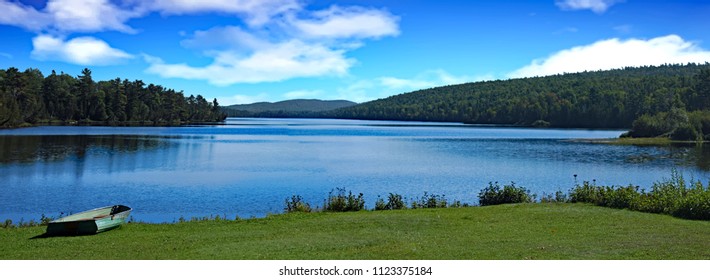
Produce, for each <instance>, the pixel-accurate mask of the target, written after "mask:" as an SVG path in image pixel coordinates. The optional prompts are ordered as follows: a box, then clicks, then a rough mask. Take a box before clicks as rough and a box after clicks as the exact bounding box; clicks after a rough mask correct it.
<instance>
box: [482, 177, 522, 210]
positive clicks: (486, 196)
mask: <svg viewBox="0 0 710 280" xmlns="http://www.w3.org/2000/svg"><path fill="white" fill-rule="evenodd" d="M533 201H534V197H533V196H532V195H530V191H529V190H527V189H525V188H524V187H517V186H515V182H511V183H510V185H505V186H503V189H501V188H500V186H499V185H498V182H496V183H495V184H493V183H488V187H486V188H484V189H483V190H481V192H479V193H478V203H479V204H480V205H481V206H486V205H497V204H506V203H530V202H533Z"/></svg>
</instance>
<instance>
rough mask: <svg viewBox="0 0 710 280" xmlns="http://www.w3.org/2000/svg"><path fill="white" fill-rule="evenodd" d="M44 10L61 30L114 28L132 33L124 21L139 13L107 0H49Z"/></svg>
mask: <svg viewBox="0 0 710 280" xmlns="http://www.w3.org/2000/svg"><path fill="white" fill-rule="evenodd" d="M45 12H46V13H48V14H49V15H51V17H52V18H53V25H54V26H55V27H56V28H57V29H59V30H63V31H71V32H76V31H82V32H86V31H90V32H95V31H103V30H116V31H121V32H126V33H134V32H135V30H133V29H132V28H131V27H129V26H128V25H126V24H125V22H126V21H127V20H129V19H131V18H133V17H137V16H139V15H141V13H139V12H136V11H132V10H126V9H122V8H119V7H117V6H116V5H114V4H112V3H111V2H110V1H108V0H50V1H49V2H47V7H46V8H45Z"/></svg>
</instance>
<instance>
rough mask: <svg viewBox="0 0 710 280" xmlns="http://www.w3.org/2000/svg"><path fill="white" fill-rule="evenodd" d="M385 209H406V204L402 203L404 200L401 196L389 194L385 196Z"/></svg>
mask: <svg viewBox="0 0 710 280" xmlns="http://www.w3.org/2000/svg"><path fill="white" fill-rule="evenodd" d="M387 209H390V210H399V209H407V204H406V203H404V199H403V198H402V195H399V194H394V193H390V194H389V195H388V196H387Z"/></svg>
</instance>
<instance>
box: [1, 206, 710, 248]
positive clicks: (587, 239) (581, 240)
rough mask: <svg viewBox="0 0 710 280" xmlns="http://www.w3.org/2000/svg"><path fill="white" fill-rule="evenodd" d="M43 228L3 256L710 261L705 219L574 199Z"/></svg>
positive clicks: (16, 235) (15, 235) (6, 238)
mask: <svg viewBox="0 0 710 280" xmlns="http://www.w3.org/2000/svg"><path fill="white" fill-rule="evenodd" d="M44 230H45V227H30V228H14V229H0V259H463V260H468V259H513V260H516V259H705V260H708V259H710V222H708V221H691V220H683V219H678V218H673V217H671V216H667V215H657V214H648V213H640V212H632V211H627V210H617V209H610V208H604V207H597V206H591V205H585V204H569V203H565V204H539V203H538V204H521V205H499V206H487V207H470V208H447V209H417V210H395V211H361V212H356V213H352V212H351V213H310V214H302V213H298V214H284V215H275V216H270V217H267V218H263V219H249V220H241V221H224V220H222V221H202V222H186V223H176V224H140V223H132V224H127V225H124V226H123V227H121V228H119V229H116V230H112V231H109V232H105V233H101V234H98V235H93V236H79V237H52V238H33V237H35V236H39V235H41V234H42V233H43V232H44Z"/></svg>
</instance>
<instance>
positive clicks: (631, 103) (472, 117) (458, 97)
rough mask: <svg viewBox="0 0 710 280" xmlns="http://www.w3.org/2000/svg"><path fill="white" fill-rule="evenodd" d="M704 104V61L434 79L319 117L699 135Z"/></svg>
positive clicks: (708, 106) (708, 69) (709, 74)
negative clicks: (437, 83) (434, 83)
mask: <svg viewBox="0 0 710 280" xmlns="http://www.w3.org/2000/svg"><path fill="white" fill-rule="evenodd" d="M708 110H710V64H708V63H705V64H693V63H691V64H685V65H681V64H673V65H670V64H666V65H661V66H645V67H626V68H623V69H616V70H607V71H591V72H581V73H571V74H560V75H554V76H545V77H533V78H520V79H510V80H496V81H484V82H475V83H466V84H460V85H450V86H443V87H436V88H430V89H423V90H419V91H414V92H410V93H404V94H399V95H395V96H391V97H388V98H384V99H380V100H375V101H371V102H367V103H362V104H360V105H356V106H353V107H348V108H343V109H338V110H334V111H330V112H328V113H326V114H325V115H324V116H323V117H332V118H346V119H369V120H401V121H436V122H464V123H470V124H498V125H519V126H538V127H560V128H624V129H628V128H630V129H631V131H630V132H629V133H628V134H627V135H626V136H631V137H657V136H661V137H670V138H673V139H676V140H703V139H706V138H710V113H709V111H708ZM706 135H707V137H706Z"/></svg>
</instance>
